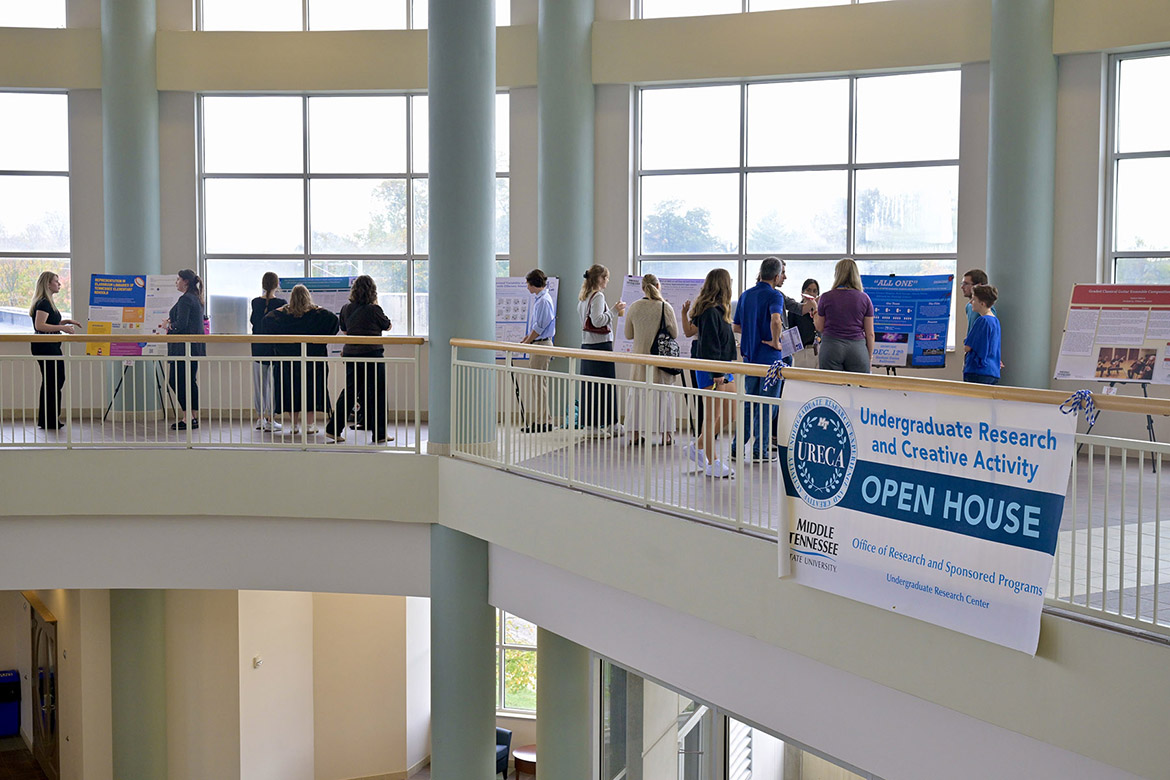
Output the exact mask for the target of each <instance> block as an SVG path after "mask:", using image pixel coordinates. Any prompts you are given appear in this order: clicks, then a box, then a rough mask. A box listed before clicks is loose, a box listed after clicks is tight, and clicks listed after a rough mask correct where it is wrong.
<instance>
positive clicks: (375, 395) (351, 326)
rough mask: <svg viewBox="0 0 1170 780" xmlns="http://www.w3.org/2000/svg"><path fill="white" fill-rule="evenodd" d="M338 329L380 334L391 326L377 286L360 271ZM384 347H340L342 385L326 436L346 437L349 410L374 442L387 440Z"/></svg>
mask: <svg viewBox="0 0 1170 780" xmlns="http://www.w3.org/2000/svg"><path fill="white" fill-rule="evenodd" d="M339 319H340V325H341V331H342V332H343V333H345V335H347V336H381V335H382V333H383V332H384V331H387V330H390V328H391V327H393V326H392V324H391V322H390V318H389V317H387V316H386V312H384V311H382V307H381V306H379V305H378V285H377V284H375V282H374V279H373V277H371V276H367V275H365V274H362V275H361V276H359V277H358V278H357V279H355V280H354V282H353V288H352V289H350V291H349V303H347V304H345V305H344V306H342V307H341V316H340V318H339ZM385 354H386V350H385V348H384V347H382V345H381V344H373V345H368V344H346V345H345V346H344V347H342V348H341V356H342V357H343V358H350V360H346V361H345V388H344V389H342V391H341V394H340V395H339V396H337V403H336V404H335V405H334V411H333V414H332V416H330V418H329V422H328V423H327V424H326V425H325V438H327V439H329V440H330V441H341V440H343V439H344V438H345V429H346V427H347V425H348V423H347V420H348V417H349V413H350V409H356V413H355V415H354V418H355V422H356V425H357V427H358V428H365V429H366V430H368V431H373V432H374V443H375V444H383V443H385V442H386V440H387V439H386V364H385V363H384V362H382V361H381V360H380V359H379V358H382V357H383V356H385Z"/></svg>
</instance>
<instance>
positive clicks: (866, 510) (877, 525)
mask: <svg viewBox="0 0 1170 780" xmlns="http://www.w3.org/2000/svg"><path fill="white" fill-rule="evenodd" d="M1076 422H1077V421H1076V416H1075V415H1068V414H1064V413H1062V412H1061V410H1060V408H1059V407H1057V406H1055V405H1052V404H1035V403H1022V402H1016V401H999V400H992V399H990V398H966V397H956V396H945V395H938V394H933V393H924V392H911V393H906V392H901V391H892V390H877V389H872V388H860V387H834V386H828V385H819V384H814V383H812V382H801V381H799V380H789V381H788V382H785V384H784V395H783V397H782V398H781V399H780V425H779V430H781V431H784V432H786V433H785V434H784V436H783V441H782V442H780V443H781V444H782V445H783V446H782V448H781V455H780V459H781V462H782V468H783V475H784V483H785V493H786V496H787V499H786V500H785V501H784V510H785V511H784V519H785V522H786V524H787V529H788V545H787V546H786V547H785V546H784V545H781V548H780V556H781V557H780V559H779V561H778V563H779V570H780V574H781V576H785V575H786V574H789V575H791V576H792V578H793V579H794V580H795V581H796V582H797V583H798V584H800V585H804V586H806V587H810V588H816V589H818V590H824V591H827V592H829V593H835V594H837V595H839V596H843V597H845V598H849V599H853V600H854V601H860V602H862V603H865V604H870V605H872V606H874V607H877V608H879V609H883V610H889V611H890V612H897V613H899V614H902V615H906V616H908V617H912V618H915V619H918V620H923V621H926V622H928V623H933V624H934V625H937V626H942V627H944V628H948V629H951V630H953V631H959V632H962V633H964V634H968V635H970V636H974V637H978V638H980V639H985V640H987V641H988V642H994V643H996V644H999V645H1003V646H1005V647H1010V648H1013V649H1015V650H1020V651H1021V652H1025V653H1028V654H1030V655H1034V654H1035V653H1036V645H1037V641H1038V640H1039V636H1040V613H1041V611H1042V609H1043V607H1044V596H1045V593H1046V592H1047V590H1048V585H1049V578H1050V577H1051V574H1052V566H1053V562H1054V556H1055V552H1056V544H1057V539H1058V534H1059V531H1060V523H1061V517H1062V515H1063V511H1064V501H1065V493H1066V491H1067V489H1068V479H1069V472H1070V471H1071V468H1072V458H1073V450H1074V449H1075V447H1076V443H1075V441H1074V439H1075V435H1076Z"/></svg>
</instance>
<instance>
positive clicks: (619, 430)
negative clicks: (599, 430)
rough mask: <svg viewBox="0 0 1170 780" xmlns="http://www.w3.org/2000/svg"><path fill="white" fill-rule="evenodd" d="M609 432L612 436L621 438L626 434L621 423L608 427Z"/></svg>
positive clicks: (624, 427)
mask: <svg viewBox="0 0 1170 780" xmlns="http://www.w3.org/2000/svg"><path fill="white" fill-rule="evenodd" d="M609 432H610V434H611V435H613V436H621V435H622V434H623V433H625V432H626V426H624V425H622V424H621V423H614V424H613V425H611V426H609Z"/></svg>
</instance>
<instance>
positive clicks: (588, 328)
mask: <svg viewBox="0 0 1170 780" xmlns="http://www.w3.org/2000/svg"><path fill="white" fill-rule="evenodd" d="M595 295H597V293H593V295H590V296H589V303H588V305H587V308H586V309H585V310H586V311H588V310H589V309H591V308H593V296H595ZM583 329H584V331H585V332H586V333H609V326H608V325H605V326H603V327H600V328H599V327H597V326H596V325H594V324H593V319H592V318H591V317H590V316H589V315H588V314H586V315H585V325H584V326H583Z"/></svg>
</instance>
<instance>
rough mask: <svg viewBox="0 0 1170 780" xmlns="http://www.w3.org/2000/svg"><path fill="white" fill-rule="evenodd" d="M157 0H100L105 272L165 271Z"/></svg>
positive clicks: (147, 272) (143, 272) (146, 272)
mask: <svg viewBox="0 0 1170 780" xmlns="http://www.w3.org/2000/svg"><path fill="white" fill-rule="evenodd" d="M154 41H155V0H102V192H103V197H102V203H103V207H104V209H105V234H106V238H105V250H106V271H108V272H110V273H124V274H149V273H159V272H161V271H162V259H161V247H162V240H161V229H160V227H159V223H160V206H159V157H158V154H159V152H158V85H157V81H156V75H155V70H156V68H155V55H154Z"/></svg>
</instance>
